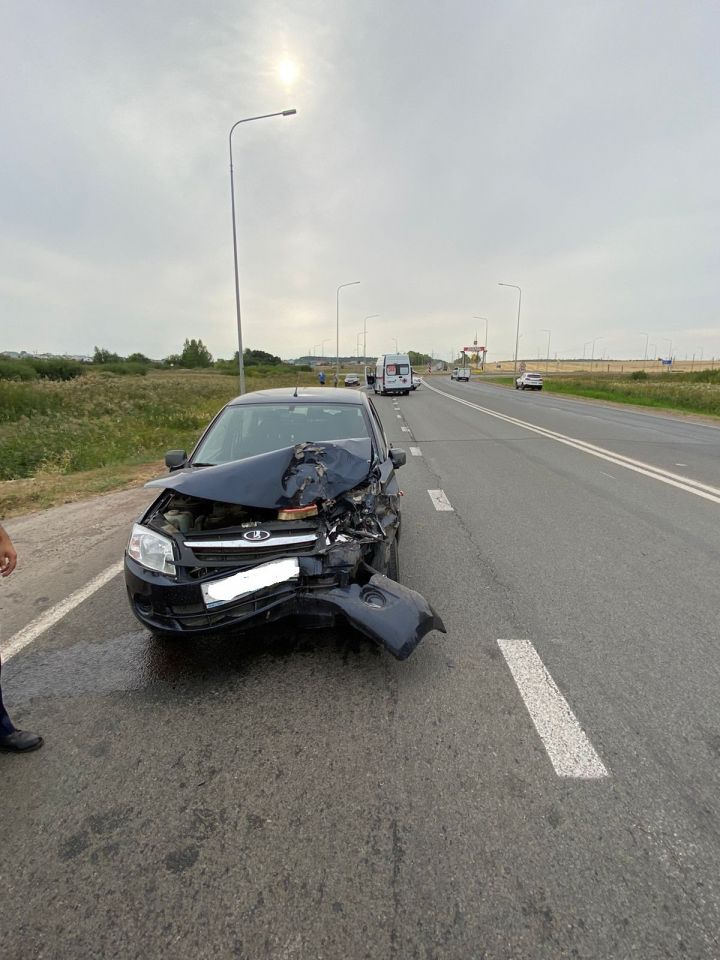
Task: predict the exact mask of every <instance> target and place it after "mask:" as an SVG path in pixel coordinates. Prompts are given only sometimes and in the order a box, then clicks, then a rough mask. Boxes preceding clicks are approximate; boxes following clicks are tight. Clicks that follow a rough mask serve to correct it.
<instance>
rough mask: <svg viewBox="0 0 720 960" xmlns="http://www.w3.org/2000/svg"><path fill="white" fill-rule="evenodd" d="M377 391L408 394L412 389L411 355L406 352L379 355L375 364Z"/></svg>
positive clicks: (375, 386)
mask: <svg viewBox="0 0 720 960" xmlns="http://www.w3.org/2000/svg"><path fill="white" fill-rule="evenodd" d="M373 390H374V391H375V393H379V394H382V396H385V395H386V394H388V393H402V394H403V395H404V396H408V394H409V393H410V391H411V390H412V370H411V369H410V357H409V356H408V355H407V354H406V353H386V354H385V355H384V356H382V357H378V360H377V364H376V366H375V383H374V384H373Z"/></svg>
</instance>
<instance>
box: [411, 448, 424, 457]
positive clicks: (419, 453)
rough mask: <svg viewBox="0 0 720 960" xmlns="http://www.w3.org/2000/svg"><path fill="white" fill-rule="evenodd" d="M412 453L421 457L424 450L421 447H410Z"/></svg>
mask: <svg viewBox="0 0 720 960" xmlns="http://www.w3.org/2000/svg"><path fill="white" fill-rule="evenodd" d="M410 453H411V454H412V455H413V456H414V457H421V456H422V450H421V449H420V447H410Z"/></svg>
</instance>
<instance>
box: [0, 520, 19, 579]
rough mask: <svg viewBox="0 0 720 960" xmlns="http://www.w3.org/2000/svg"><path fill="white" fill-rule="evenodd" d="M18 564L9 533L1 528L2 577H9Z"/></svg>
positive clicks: (0, 564) (0, 565)
mask: <svg viewBox="0 0 720 960" xmlns="http://www.w3.org/2000/svg"><path fill="white" fill-rule="evenodd" d="M16 563H17V552H16V550H15V547H14V546H13V542H12V540H11V539H10V537H9V536H8V534H7V532H6V531H5V530H4V529H3V528H2V527H1V526H0V576H3V577H9V576H10V574H11V573H12V572H13V570H14V569H15V565H16Z"/></svg>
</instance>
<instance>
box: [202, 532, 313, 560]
mask: <svg viewBox="0 0 720 960" xmlns="http://www.w3.org/2000/svg"><path fill="white" fill-rule="evenodd" d="M317 541H318V535H317V533H309V534H308V533H304V534H299V535H298V534H288V535H284V536H272V535H271V536H270V537H269V538H267V539H266V540H256V541H248V540H245V539H243V538H240V539H236V538H222V539H221V538H217V539H212V540H211V539H202V540H186V541H185V543H184V546H185V547H187V548H188V549H189V550H191V551H192V554H193V557H194V558H195V559H196V560H197V562H198V564H204V565H207V564H213V563H237V564H238V565H240V566H245V565H255V564H257V563H260V562H261V561H266V560H271V559H273V558H275V557H292V556H303V555H306V554H310V553H312V552H313V551H314V549H315V547H316V545H317Z"/></svg>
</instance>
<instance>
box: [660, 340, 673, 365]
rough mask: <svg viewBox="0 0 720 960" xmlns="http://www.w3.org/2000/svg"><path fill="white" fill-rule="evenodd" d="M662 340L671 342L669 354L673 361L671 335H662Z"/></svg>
mask: <svg viewBox="0 0 720 960" xmlns="http://www.w3.org/2000/svg"><path fill="white" fill-rule="evenodd" d="M661 340H664V341H665V343H669V344H670V355H669V357H668V359H669V360H670V361H671V362H672V340H671V339H670V337H661Z"/></svg>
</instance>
